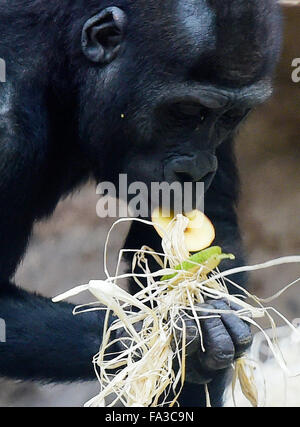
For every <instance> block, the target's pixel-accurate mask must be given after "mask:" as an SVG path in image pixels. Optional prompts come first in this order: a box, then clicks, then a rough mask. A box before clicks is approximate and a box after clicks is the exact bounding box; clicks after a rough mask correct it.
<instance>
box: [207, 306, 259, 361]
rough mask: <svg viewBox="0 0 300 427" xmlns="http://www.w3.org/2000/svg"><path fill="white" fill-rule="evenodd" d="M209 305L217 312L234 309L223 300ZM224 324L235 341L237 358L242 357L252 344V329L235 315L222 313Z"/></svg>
mask: <svg viewBox="0 0 300 427" xmlns="http://www.w3.org/2000/svg"><path fill="white" fill-rule="evenodd" d="M209 303H210V304H211V305H212V306H213V307H214V308H215V309H216V310H230V309H232V308H233V307H229V306H228V304H227V303H226V302H225V301H223V300H213V301H209ZM220 316H221V319H222V322H223V323H224V325H225V327H226V329H227V331H228V333H229V335H230V336H231V339H232V341H233V344H234V347H235V352H236V355H235V356H236V357H239V356H241V355H242V354H243V353H244V352H245V351H246V350H247V349H248V348H249V347H250V346H251V344H252V341H253V336H252V333H251V328H250V326H249V325H248V323H246V322H244V321H243V320H241V319H240V318H239V317H237V316H236V315H235V314H224V313H220Z"/></svg>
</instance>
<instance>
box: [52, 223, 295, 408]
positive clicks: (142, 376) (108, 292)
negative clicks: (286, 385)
mask: <svg viewBox="0 0 300 427" xmlns="http://www.w3.org/2000/svg"><path fill="white" fill-rule="evenodd" d="M124 221H132V220H129V219H121V220H119V221H117V222H116V223H115V224H114V225H113V226H112V228H111V230H110V231H109V233H108V236H107V240H106V245H105V256H104V257H105V273H106V276H107V277H106V280H94V281H91V282H90V283H89V284H87V285H84V286H79V287H76V288H74V289H72V290H70V291H68V292H66V293H64V294H63V295H60V296H59V297H56V298H54V301H55V302H57V301H61V300H64V299H66V298H69V297H72V296H74V295H77V294H79V293H81V292H83V291H86V290H89V291H90V292H91V293H92V294H93V295H94V297H96V302H92V303H91V304H88V305H84V306H79V307H76V309H75V310H74V314H79V313H83V312H86V311H91V310H106V321H105V328H104V333H103V341H102V345H101V348H100V350H99V353H98V354H96V355H95V357H94V359H93V363H94V367H95V372H96V375H97V378H98V380H99V383H100V392H99V394H98V395H97V396H96V397H94V398H93V399H92V400H90V401H89V402H87V403H86V406H104V405H105V404H106V405H107V406H116V405H120V404H121V405H124V406H127V407H134V406H139V407H142V406H145V407H150V406H151V407H155V406H171V407H172V406H174V405H176V404H177V402H178V397H179V396H180V393H181V390H182V387H183V385H184V383H185V372H186V366H185V363H186V348H187V346H188V345H189V344H190V343H189V342H188V341H187V333H186V329H185V322H184V321H183V317H186V316H187V313H188V316H189V317H190V318H192V319H194V322H195V327H196V328H197V329H198V331H199V334H200V341H201V346H202V349H203V351H205V342H204V341H203V339H202V331H201V320H202V319H205V318H208V317H212V316H213V317H219V316H220V314H221V313H223V311H222V310H209V312H208V311H207V309H205V308H203V307H202V306H201V304H202V303H204V302H205V300H206V299H208V298H209V299H225V300H226V301H227V303H228V304H229V306H230V304H231V303H235V304H238V305H239V306H240V307H241V308H240V310H238V311H234V310H230V313H233V314H234V315H236V316H238V317H239V318H240V319H243V320H244V321H245V322H248V323H249V324H250V325H253V326H254V327H256V328H258V329H259V330H260V331H262V333H264V331H263V329H262V328H261V327H260V326H259V324H258V323H257V319H259V318H262V317H264V318H266V319H267V320H268V321H269V323H270V326H271V328H273V330H274V337H273V339H271V338H270V337H269V336H268V335H267V334H265V338H266V340H267V343H268V345H269V347H270V349H271V351H272V353H273V355H274V357H275V359H276V361H277V363H278V365H279V367H280V368H281V369H282V370H283V371H284V372H285V373H286V374H287V375H291V374H290V372H289V369H288V367H287V365H286V363H285V360H284V358H283V356H282V353H281V350H280V347H279V345H278V342H277V339H276V323H275V320H274V315H275V314H276V315H277V316H279V318H280V319H281V320H283V321H284V322H285V323H286V324H287V325H288V326H289V328H290V329H291V330H293V331H294V332H295V333H298V331H297V330H296V329H295V327H294V326H293V325H292V324H291V323H290V322H289V321H288V320H287V319H285V318H284V317H283V316H282V315H281V314H280V313H279V312H278V311H276V310H275V309H274V308H272V307H271V306H269V305H268V303H269V302H271V301H272V300H273V299H274V298H277V297H278V296H280V295H281V293H282V292H285V291H286V290H287V289H288V288H289V287H290V286H293V285H294V284H295V283H297V282H298V281H300V279H298V280H296V281H295V282H293V283H291V284H289V285H288V286H286V287H285V288H284V289H283V290H282V291H281V292H279V293H278V294H276V295H274V297H271V298H269V299H268V300H262V299H260V298H258V297H256V296H255V295H251V294H250V293H249V292H248V291H246V290H245V289H243V288H242V287H241V286H239V285H238V284H237V283H235V282H234V281H233V280H232V275H234V274H236V273H239V272H241V271H252V270H257V269H262V268H269V267H272V266H276V265H282V264H287V263H298V262H300V256H292V257H285V258H280V259H276V260H273V261H269V262H266V263H263V264H259V265H255V266H248V267H240V268H235V269H231V270H228V271H224V272H220V271H219V269H218V265H219V263H220V262H221V260H222V259H223V258H224V257H231V258H232V256H231V255H224V254H220V250H219V248H211V249H209V250H208V251H206V252H205V256H202V258H201V257H200V258H201V259H202V260H201V263H199V262H195V261H192V260H191V258H189V255H190V254H189V252H188V251H187V249H186V248H185V243H184V230H185V228H186V226H187V221H188V220H187V218H185V217H184V216H182V215H178V216H177V217H176V218H175V219H174V220H173V221H172V222H171V223H170V225H169V227H168V229H167V230H166V231H165V233H164V237H163V239H162V247H163V252H162V253H157V252H154V251H153V250H152V249H151V248H148V247H146V246H144V247H142V248H141V249H140V250H135V251H131V252H134V256H133V264H132V272H131V273H128V274H123V275H122V274H119V266H120V263H121V260H122V257H123V255H124V252H128V251H127V250H122V251H120V254H119V259H118V263H117V268H116V272H115V274H113V275H111V274H110V273H109V272H108V268H107V262H106V261H107V248H108V244H109V240H110V235H111V232H112V231H113V229H114V228H115V227H116V226H117V225H118V224H119V223H121V222H124ZM136 221H140V222H143V223H144V224H145V226H151V227H152V226H153V224H152V223H151V222H148V221H144V220H136ZM151 258H153V259H154V260H155V261H156V263H157V269H156V270H155V271H151V269H150V266H149V260H150V259H151ZM187 259H190V261H189V266H188V268H187V266H186V261H187ZM179 266H180V267H179ZM137 268H139V273H137V272H136V270H137ZM228 276H230V277H231V278H229V277H228ZM124 278H131V279H133V280H135V282H136V283H137V284H138V286H139V289H140V290H139V292H138V293H137V294H136V295H134V296H132V295H130V294H129V293H128V292H127V291H125V290H123V289H121V288H120V287H119V285H118V282H119V280H120V279H124ZM145 282H146V283H145ZM228 284H230V285H231V286H234V287H235V288H236V295H230V294H229V293H228V290H227V285H228ZM187 310H188V311H187ZM111 313H113V314H114V316H116V320H115V321H114V322H113V323H112V324H111V325H109V322H108V321H109V317H110V314H111ZM123 330H125V331H126V334H121V331H123ZM116 332H119V334H118V336H119V337H120V336H124V338H118V340H116V339H115V338H114V337H115V333H116ZM125 335H126V338H125ZM178 337H180V339H179V338H178ZM116 341H118V343H119V344H121V347H122V349H121V350H120V351H119V352H118V353H112V348H113V346H114V344H115V343H116ZM174 366H176V367H177V368H176V369H174ZM233 369H234V375H233V383H232V386H233V393H234V389H235V384H236V382H237V381H239V382H240V385H241V388H242V391H243V393H244V395H245V397H246V398H247V399H248V400H249V401H250V402H251V404H252V405H253V406H258V405H259V401H260V397H259V393H258V390H257V388H256V385H255V381H254V377H253V369H254V367H253V362H252V361H249V360H247V358H242V359H239V360H238V361H236V362H235V365H234V366H233ZM206 395H207V405H208V406H209V405H210V400H209V392H208V388H207V387H206ZM107 402H109V403H107Z"/></svg>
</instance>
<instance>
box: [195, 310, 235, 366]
mask: <svg viewBox="0 0 300 427" xmlns="http://www.w3.org/2000/svg"><path fill="white" fill-rule="evenodd" d="M210 307H211V308H212V309H214V307H213V306H210ZM201 326H202V333H203V342H204V348H205V352H204V353H203V352H202V353H199V359H200V361H201V362H203V364H204V365H205V366H204V367H206V368H207V369H210V370H219V369H225V368H228V367H229V366H230V365H231V363H232V362H233V361H234V355H235V348H234V344H233V341H232V339H231V336H230V334H229V333H228V332H227V330H226V328H225V326H224V324H223V322H222V320H221V319H220V318H217V317H210V318H208V319H205V320H202V321H201Z"/></svg>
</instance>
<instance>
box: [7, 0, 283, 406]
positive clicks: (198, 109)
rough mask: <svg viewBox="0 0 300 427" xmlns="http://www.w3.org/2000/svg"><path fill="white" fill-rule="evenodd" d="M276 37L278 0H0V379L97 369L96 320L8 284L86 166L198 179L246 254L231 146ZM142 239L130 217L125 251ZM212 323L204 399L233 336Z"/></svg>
mask: <svg viewBox="0 0 300 427" xmlns="http://www.w3.org/2000/svg"><path fill="white" fill-rule="evenodd" d="M280 34H281V19H280V13H279V10H278V6H277V5H276V2H275V0H274V1H273V0H252V1H249V0H135V1H132V0H100V1H99V0H97V1H96V0H57V1H46V0H27V1H26V2H24V1H23V0H9V1H8V0H0V58H2V59H4V60H5V62H6V67H7V82H6V83H0V178H1V179H0V278H1V279H0V280H1V282H0V317H1V318H3V319H4V320H5V322H6V325H7V341H6V343H0V375H2V376H6V377H9V378H16V379H22V380H40V381H56V382H58V381H75V380H89V379H92V378H93V377H94V372H93V366H92V363H91V360H92V356H93V355H94V354H95V353H97V351H98V349H99V345H100V337H101V327H102V326H103V321H104V318H103V317H102V315H99V316H98V315H97V314H95V313H90V314H87V315H85V316H81V317H80V318H79V317H73V316H72V309H73V306H72V305H70V304H57V305H54V304H52V302H51V301H50V300H48V299H46V298H44V297H42V296H39V295H36V294H31V293H29V292H27V291H25V290H23V289H22V288H20V287H18V286H16V285H15V284H14V283H13V281H12V277H13V275H14V273H15V271H16V268H17V266H18V264H19V262H20V260H21V259H22V257H23V255H24V253H25V250H26V246H27V243H28V240H29V237H30V234H31V231H32V227H33V224H34V222H35V221H36V220H40V219H42V218H44V217H47V216H49V215H50V214H51V213H52V212H53V210H54V209H55V207H56V205H57V203H58V201H59V200H60V199H61V197H63V196H64V195H66V194H68V193H69V192H71V191H72V190H73V189H74V188H76V187H77V186H78V185H80V184H81V183H83V182H84V181H86V180H87V179H88V178H90V177H92V178H93V179H95V181H97V182H98V181H100V180H106V181H112V182H115V181H116V180H117V177H118V175H119V174H120V173H125V174H127V176H128V183H129V184H130V183H131V182H134V181H143V182H145V183H146V184H148V185H150V184H151V182H153V181H155V182H157V181H159V182H161V181H168V182H173V181H179V182H181V183H182V184H183V183H184V182H185V181H190V182H198V181H204V183H205V191H206V194H205V206H206V213H207V214H208V215H209V216H210V218H211V219H212V221H213V222H214V224H215V226H216V231H217V243H218V244H220V245H221V246H222V247H223V248H224V250H226V251H227V250H228V251H231V252H234V253H236V254H239V257H237V260H236V262H237V263H238V264H240V263H241V262H242V259H241V255H240V254H242V248H241V241H240V236H239V230H238V225H237V218H236V213H235V208H236V203H237V192H238V178H237V173H236V166H235V160H234V154H233V142H232V141H233V137H234V135H235V132H236V130H237V128H238V126H239V125H240V123H241V122H242V121H243V120H244V119H245V117H246V116H247V114H248V112H249V111H250V110H251V109H252V108H253V107H255V105H257V104H259V103H261V102H263V101H264V100H265V99H267V98H268V97H269V95H270V94H271V91H272V90H271V80H272V74H273V70H274V67H275V64H276V62H277V58H278V55H279V49H280V42H281V36H280ZM121 116H122V117H124V119H123V120H121V119H120V117H121ZM217 164H218V168H217ZM145 243H147V244H149V245H150V246H152V247H154V248H156V247H158V245H159V242H158V241H156V236H155V235H154V233H151V232H150V231H149V232H148V235H145V231H144V230H143V232H141V231H140V227H139V226H138V225H134V226H133V227H132V229H131V231H130V233H129V236H128V239H127V243H126V245H127V247H131V248H136V247H138V246H140V245H142V244H145ZM239 281H240V283H243V282H244V281H245V278H244V277H240V278H239ZM220 322H221V320H220ZM221 323H222V322H221ZM221 323H220V325H219V326H218V328H221V329H218V328H216V330H217V331H220V330H221V331H222V334H223V335H224V340H223V342H221V343H220V340H218V338H217V336H216V334H215V332H212V330H213V328H211V332H208V339H209V341H210V342H211V343H212V344H213V348H215V349H216V351H217V353H218V355H221V356H222V357H221V358H220V360H219V359H218V358H215V360H214V361H212V360H206V362H205V363H204V365H203V366H205V365H207V371H209V372H208V375H207V378H209V381H211V382H210V391H211V396H212V403H213V404H214V405H221V401H222V394H223V390H224V384H225V376H226V375H225V374H226V372H227V368H228V367H229V366H230V364H231V361H232V358H233V357H236V355H237V354H238V350H237V348H238V343H239V340H240V339H241V338H242V337H241V333H240V332H234V333H233V332H232V328H231V329H230V328H229V327H228V325H227V326H226V324H225V323H226V322H225V323H224V322H223V323H222V324H221ZM208 329H209V328H208ZM233 329H235V330H238V331H241V330H242V329H243V328H242V327H241V328H240V329H239V328H233ZM229 344H230V345H229ZM228 348H230V349H231V350H230V351H231V353H230V357H227V358H224V357H223V356H224V355H225V353H226V351H227V350H226V349H228ZM227 353H228V352H227ZM212 354H213V353H212ZM214 354H215V353H214ZM227 356H228V354H227ZM201 357H202V356H201ZM210 357H211V358H213V357H214V356H210ZM221 359H222V360H221ZM225 359H226V360H227V362H224V360H225ZM194 363H195V364H197V360H196V358H195V361H194ZM202 377H203V376H202ZM204 377H205V375H204ZM207 382H208V381H207ZM203 390H204V389H203V383H199V384H196V385H193V384H189V383H188V384H187V385H186V386H185V389H184V392H183V395H182V400H181V403H182V404H183V405H185V406H188V405H195V406H201V405H204V404H205V399H204V391H203Z"/></svg>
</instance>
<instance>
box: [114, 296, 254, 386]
mask: <svg viewBox="0 0 300 427" xmlns="http://www.w3.org/2000/svg"><path fill="white" fill-rule="evenodd" d="M198 307H202V308H205V309H208V310H209V309H211V310H214V311H215V310H224V311H226V310H230V311H232V310H239V309H240V307H239V306H237V305H233V304H230V306H229V304H228V303H227V302H225V301H224V300H208V301H207V302H206V304H201V305H198ZM209 315H210V313H209V311H207V312H206V311H205V312H202V313H200V312H199V318H200V325H201V331H202V336H203V345H204V349H205V351H203V349H202V346H201V337H200V334H199V331H198V328H197V325H196V322H195V320H194V319H191V316H190V315H189V313H188V311H187V313H186V316H183V317H182V318H181V319H179V321H178V323H177V325H178V334H176V338H175V340H174V341H173V343H172V345H173V346H175V341H176V342H177V344H178V345H179V347H180V341H181V340H182V321H184V323H185V327H186V343H187V346H186V382H189V383H193V384H208V383H210V382H211V381H212V380H213V379H214V377H215V376H216V375H217V374H218V373H220V372H221V371H222V370H226V369H228V368H230V366H231V365H232V363H233V362H234V360H236V359H237V358H239V357H240V356H242V354H243V353H244V352H245V351H246V350H247V349H248V348H249V347H250V346H251V344H252V333H251V329H250V326H249V325H248V324H247V323H246V322H244V321H243V320H241V319H239V318H238V317H237V316H236V315H235V314H233V313H228V314H225V313H224V314H223V313H220V314H217V313H211V317H210V318H206V319H201V317H203V316H205V317H207V316H209ZM135 328H136V330H137V331H140V330H141V328H142V322H139V323H137V324H136V325H135ZM126 335H127V333H126V331H125V330H118V331H117V338H120V339H122V338H126ZM128 344H129V343H127V344H126V340H122V341H121V340H120V341H119V344H118V346H119V348H120V347H121V350H124V349H125V348H126V347H127V345H128ZM174 365H175V366H174V369H175V370H176V369H178V367H176V365H178V361H176V359H175V361H174Z"/></svg>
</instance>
